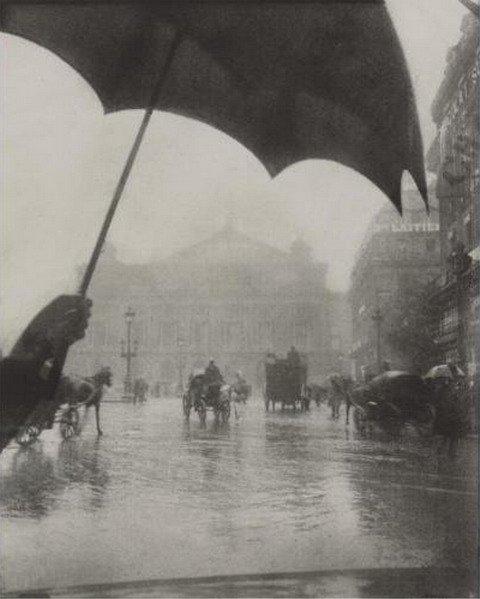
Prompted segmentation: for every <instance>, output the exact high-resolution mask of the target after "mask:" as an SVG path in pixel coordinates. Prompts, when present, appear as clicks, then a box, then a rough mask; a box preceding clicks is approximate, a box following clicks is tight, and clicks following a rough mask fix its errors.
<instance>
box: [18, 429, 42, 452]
mask: <svg viewBox="0 0 480 599" xmlns="http://www.w3.org/2000/svg"><path fill="white" fill-rule="evenodd" d="M41 432H42V429H41V427H40V426H39V425H38V424H27V425H26V426H24V427H23V428H22V430H21V431H20V432H19V433H18V435H17V436H16V438H15V440H16V442H17V443H18V444H19V445H21V446H22V447H28V446H29V445H31V444H32V443H35V441H36V440H37V439H38V437H39V436H40V433H41Z"/></svg>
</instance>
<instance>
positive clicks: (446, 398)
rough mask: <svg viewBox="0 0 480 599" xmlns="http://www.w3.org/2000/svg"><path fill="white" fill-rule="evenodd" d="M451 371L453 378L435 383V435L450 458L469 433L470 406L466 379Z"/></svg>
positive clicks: (454, 369)
mask: <svg viewBox="0 0 480 599" xmlns="http://www.w3.org/2000/svg"><path fill="white" fill-rule="evenodd" d="M449 366H450V365H449ZM450 370H451V372H452V376H451V377H442V378H437V379H436V380H435V381H434V394H435V420H434V423H433V433H434V434H435V435H439V436H440V438H441V445H440V450H441V449H444V448H446V449H447V452H448V454H449V455H450V457H455V455H456V452H457V447H458V443H459V441H460V439H461V438H462V437H463V436H464V435H466V434H467V433H468V429H469V421H468V417H469V406H468V390H467V385H466V382H465V380H464V377H461V376H459V375H458V374H457V372H458V371H457V369H456V368H455V367H453V368H452V367H451V368H450Z"/></svg>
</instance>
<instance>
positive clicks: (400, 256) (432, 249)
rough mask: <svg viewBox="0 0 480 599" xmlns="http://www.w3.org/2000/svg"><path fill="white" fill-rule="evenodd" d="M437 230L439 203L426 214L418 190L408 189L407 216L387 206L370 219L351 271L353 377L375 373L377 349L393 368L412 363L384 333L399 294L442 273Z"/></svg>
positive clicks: (405, 212)
mask: <svg viewBox="0 0 480 599" xmlns="http://www.w3.org/2000/svg"><path fill="white" fill-rule="evenodd" d="M439 228H440V227H439V220H438V206H437V205H436V203H435V201H434V200H433V202H432V205H431V206H430V215H427V212H426V210H425V207H424V205H423V202H422V201H421V199H420V196H419V194H418V192H417V191H410V192H406V193H404V196H403V217H401V216H400V215H399V214H398V212H396V210H395V209H394V208H393V207H391V206H386V207H385V208H382V209H381V210H380V211H379V212H378V213H377V215H376V216H375V217H374V219H373V220H372V222H371V224H370V226H369V228H368V230H367V233H366V235H365V238H364V241H363V243H362V246H361V248H360V250H359V252H358V255H357V258H356V261H355V265H354V267H353V269H352V275H351V289H350V301H351V307H352V320H353V351H352V353H351V358H352V360H353V371H354V375H355V377H357V378H362V376H363V374H364V373H365V371H370V372H372V373H375V372H376V371H377V369H378V362H379V360H378V356H377V353H378V349H380V354H381V356H380V357H381V361H387V362H388V363H389V365H390V366H391V367H392V368H394V369H403V368H410V367H411V365H410V364H409V363H408V357H406V356H403V355H399V354H398V353H396V352H395V351H394V350H393V349H392V348H391V347H389V345H388V343H387V341H386V339H385V337H386V336H385V335H384V334H383V331H386V330H387V329H388V328H389V325H390V324H391V315H392V313H393V311H394V308H395V307H396V306H397V303H398V298H399V294H400V292H402V293H403V292H405V291H408V289H415V288H418V287H419V286H421V285H424V284H426V283H427V282H428V281H429V280H431V279H434V278H435V277H437V276H438V275H439V273H440V239H439ZM379 328H380V331H379ZM379 344H380V347H378V345H379Z"/></svg>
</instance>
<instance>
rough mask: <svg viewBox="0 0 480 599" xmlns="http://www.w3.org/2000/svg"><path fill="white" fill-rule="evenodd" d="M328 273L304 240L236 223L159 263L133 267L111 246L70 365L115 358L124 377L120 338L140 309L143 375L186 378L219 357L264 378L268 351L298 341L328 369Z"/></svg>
mask: <svg viewBox="0 0 480 599" xmlns="http://www.w3.org/2000/svg"><path fill="white" fill-rule="evenodd" d="M325 277H326V266H325V264H323V263H319V262H317V261H315V260H314V259H313V258H312V256H311V253H310V249H309V247H308V246H307V245H306V244H305V243H304V242H302V241H301V240H296V241H295V242H294V243H293V244H292V246H291V249H290V251H289V252H284V251H281V250H278V249H275V248H273V247H270V246H268V245H266V244H264V243H261V242H259V241H256V240H254V239H251V238H249V237H247V236H246V235H244V234H242V233H241V232H239V231H238V230H236V229H235V228H233V227H231V226H227V227H225V228H224V229H222V230H221V231H219V232H218V233H217V234H215V235H214V236H213V237H211V238H209V239H207V240H206V241H203V242H201V243H199V244H196V245H193V246H191V247H187V248H186V249H184V250H182V251H180V252H178V253H175V254H173V255H172V256H170V257H169V258H168V259H166V260H163V261H160V262H155V263H149V264H142V265H129V264H124V263H122V262H120V261H119V260H118V259H117V257H116V255H115V253H114V252H113V250H112V248H109V249H108V251H106V252H105V253H104V255H103V257H102V260H101V263H100V264H99V267H98V271H97V272H96V274H95V278H94V281H93V283H92V287H91V292H90V296H91V298H92V300H93V302H94V308H93V314H92V318H91V323H90V326H89V329H88V332H87V336H86V338H85V339H84V340H82V342H81V343H79V344H77V345H76V346H74V348H72V352H71V354H70V356H69V367H70V370H75V371H79V372H91V371H92V370H93V369H94V368H96V367H97V366H100V365H103V364H109V365H111V366H112V368H113V370H114V374H115V377H116V380H117V381H121V380H122V378H123V376H124V372H125V364H124V360H123V359H122V358H121V357H120V344H121V340H122V339H123V338H124V336H125V322H124V313H125V311H126V310H127V308H128V307H131V308H132V309H133V311H134V312H135V318H134V321H133V324H132V337H133V339H134V340H135V341H136V342H138V350H137V356H136V357H135V358H133V361H132V362H133V376H140V375H141V376H145V377H146V378H147V379H148V380H149V381H150V382H154V381H163V382H166V383H169V384H172V383H179V382H180V381H181V382H182V383H183V384H184V383H185V380H186V378H187V376H188V373H189V372H191V371H192V370H193V369H195V368H197V367H204V366H205V365H206V363H207V361H208V359H209V357H213V358H214V359H215V360H216V362H217V364H218V365H219V366H220V368H221V369H222V370H223V371H224V372H226V374H227V376H233V374H234V373H235V371H237V370H241V371H243V372H244V373H245V375H246V376H247V377H248V379H249V380H250V381H252V382H253V383H254V384H257V383H260V381H261V377H262V375H263V364H264V358H265V354H266V353H267V352H269V351H273V352H276V353H278V354H285V353H286V352H287V351H288V349H289V347H290V346H291V345H295V346H296V347H297V349H298V350H299V351H300V352H302V353H304V354H305V355H306V356H307V359H308V363H309V368H310V372H312V374H316V375H322V374H326V373H328V372H329V371H330V369H331V367H332V364H331V360H332V348H331V339H330V323H329V321H328V306H327V304H328V301H329V296H328V291H327V289H326V284H325Z"/></svg>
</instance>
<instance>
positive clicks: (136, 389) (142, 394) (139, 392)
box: [133, 377, 148, 403]
mask: <svg viewBox="0 0 480 599" xmlns="http://www.w3.org/2000/svg"><path fill="white" fill-rule="evenodd" d="M147 391H148V383H147V381H146V380H145V379H143V378H141V377H140V378H137V379H135V381H134V383H133V402H134V403H135V402H137V401H140V402H142V403H143V402H145V401H146V400H147Z"/></svg>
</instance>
